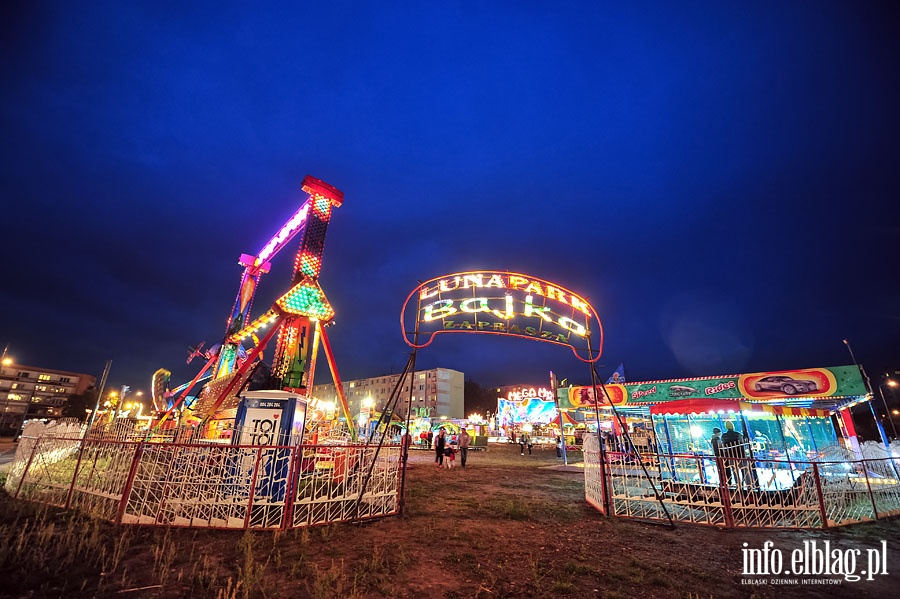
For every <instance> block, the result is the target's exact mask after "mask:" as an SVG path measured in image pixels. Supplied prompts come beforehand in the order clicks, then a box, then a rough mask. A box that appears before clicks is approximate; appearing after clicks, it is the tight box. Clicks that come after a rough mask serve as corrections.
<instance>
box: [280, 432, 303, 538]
mask: <svg viewBox="0 0 900 599" xmlns="http://www.w3.org/2000/svg"><path fill="white" fill-rule="evenodd" d="M291 456H292V459H291V466H290V468H288V473H289V474H288V480H287V485H285V486H286V488H285V494H284V513H283V515H282V522H281V529H282V530H287V529H289V528H293V520H294V495H295V489H296V485H297V483H296V480H297V477H298V473H299V471H300V460H301V459H302V458H303V446H302V445H295V446H293V447H292V448H291Z"/></svg>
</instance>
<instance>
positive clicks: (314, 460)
mask: <svg viewBox="0 0 900 599" xmlns="http://www.w3.org/2000/svg"><path fill="white" fill-rule="evenodd" d="M303 450H304V451H303V455H302V457H301V459H300V468H299V476H298V477H297V487H296V492H295V494H294V505H293V518H292V521H291V526H292V527H295V528H296V527H302V526H315V525H317V524H325V523H328V522H347V521H352V520H360V519H368V518H377V517H382V516H390V515H393V514H396V513H398V511H399V488H400V467H401V462H400V448H399V446H395V445H389V446H384V447H382V448H381V449H380V450H378V448H377V447H375V446H365V445H359V446H355V445H343V446H341V445H330V446H321V445H320V446H303ZM376 454H377V455H376Z"/></svg>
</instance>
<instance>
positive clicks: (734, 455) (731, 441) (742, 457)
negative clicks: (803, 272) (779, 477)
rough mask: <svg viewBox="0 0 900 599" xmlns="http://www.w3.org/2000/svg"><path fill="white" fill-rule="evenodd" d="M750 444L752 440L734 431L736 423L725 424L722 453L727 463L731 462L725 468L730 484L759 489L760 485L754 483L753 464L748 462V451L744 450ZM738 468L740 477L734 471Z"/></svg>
mask: <svg viewBox="0 0 900 599" xmlns="http://www.w3.org/2000/svg"><path fill="white" fill-rule="evenodd" d="M749 444H750V439H748V438H745V437H744V436H742V435H741V434H740V433H738V432H737V431H736V430H734V422H732V421H730V420H729V421H728V422H726V423H725V434H724V435H722V453H723V456H724V457H725V458H726V462H730V463H728V464H727V465H726V466H725V472H726V473H727V475H728V482H729V483H730V482H731V481H732V480H734V482H735V483H737V485H738V486H739V487H749V488H753V487H759V484H758V483H754V481H755V477H754V476H753V464H752V463H751V462H750V461H749V460H747V459H746V458H747V451H746V450H745V449H744V447H745V446H746V445H749ZM735 467H736V468H737V470H738V472H739V473H740V476H739V477H738V476H737V475H735V472H734V469H735Z"/></svg>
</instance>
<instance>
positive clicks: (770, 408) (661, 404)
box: [558, 366, 869, 455]
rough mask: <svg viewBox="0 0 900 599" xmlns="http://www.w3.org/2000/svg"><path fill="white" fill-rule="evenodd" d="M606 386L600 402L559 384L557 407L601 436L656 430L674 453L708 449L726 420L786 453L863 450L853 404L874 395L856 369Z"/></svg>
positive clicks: (587, 391) (584, 390) (660, 444)
mask: <svg viewBox="0 0 900 599" xmlns="http://www.w3.org/2000/svg"><path fill="white" fill-rule="evenodd" d="M604 388H605V389H606V393H607V394H608V395H609V401H607V399H606V398H605V397H603V395H602V393H601V394H598V396H597V398H596V401H595V395H594V392H593V389H592V388H591V387H585V386H581V387H578V386H573V387H568V388H561V389H559V390H558V401H559V405H560V409H561V410H563V411H565V412H576V411H577V412H582V413H584V415H585V422H586V423H588V425H589V426H590V423H591V422H594V423H596V422H597V421H598V420H599V422H600V426H601V433H603V432H604V429H605V431H606V434H607V436H608V437H609V438H610V439H611V440H613V442H614V443H621V437H622V436H623V433H624V432H628V433H634V432H635V431H637V432H638V436H641V435H642V434H645V433H646V434H651V435H652V437H653V439H652V440H651V443H652V446H653V447H657V448H658V449H659V451H660V452H669V453H684V452H691V453H709V454H711V453H712V447H711V444H710V439H711V437H712V429H713V428H719V429H720V430H721V431H724V430H725V423H726V421H728V420H732V421H734V424H736V425H737V426H736V428H737V430H738V432H740V433H741V434H742V435H743V436H745V437H746V438H747V439H751V440H753V439H756V438H757V437H758V438H759V439H760V442H763V441H762V439H763V438H765V439H766V440H765V441H764V443H765V448H766V449H765V450H766V451H783V452H785V453H789V450H790V449H791V448H792V447H794V448H800V447H802V451H803V452H806V453H807V454H809V453H822V452H823V451H824V450H825V449H826V448H827V447H829V446H834V445H837V444H841V445H842V446H843V447H844V448H846V449H848V450H852V451H858V450H859V445H858V442H857V436H856V427H855V426H854V424H853V420H852V418H851V416H850V408H851V407H852V406H854V405H856V404H858V403H861V402H864V401H867V400H868V399H869V395H868V390H867V389H866V386H865V383H864V381H863V379H862V376H861V375H860V371H859V368H857V367H856V366H836V367H830V368H808V369H801V370H786V371H779V372H759V373H752V374H734V375H723V376H716V377H708V378H691V379H672V380H659V381H646V382H634V383H624V384H607V385H605V386H604ZM610 403H612V405H614V406H615V407H616V409H617V410H618V411H619V412H620V413H621V414H622V415H624V421H625V423H626V426H627V429H628V430H627V431H623V430H622V427H621V425H620V423H619V422H618V421H617V420H616V419H615V418H613V417H612V410H611V408H610V406H609V404H610ZM595 413H597V414H598V415H595ZM595 426H596V425H595ZM756 433H759V435H757V434H756ZM794 441H796V443H795V442H794ZM794 451H795V452H798V451H800V450H799V449H795V450H794ZM797 455H799V454H797Z"/></svg>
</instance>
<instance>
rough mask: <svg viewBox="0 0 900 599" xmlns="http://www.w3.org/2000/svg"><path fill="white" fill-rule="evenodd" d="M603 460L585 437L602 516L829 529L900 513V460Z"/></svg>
mask: <svg viewBox="0 0 900 599" xmlns="http://www.w3.org/2000/svg"><path fill="white" fill-rule="evenodd" d="M600 455H601V454H600V448H599V444H598V443H597V441H596V438H591V439H590V440H587V439H586V442H585V448H584V463H585V470H584V472H585V498H586V500H587V501H588V503H590V504H591V505H593V506H594V507H595V508H596V509H598V510H599V511H600V512H602V513H604V514H610V515H615V516H619V517H624V518H638V519H650V520H660V521H666V522H668V521H669V520H670V519H671V520H672V521H675V522H690V523H695V524H707V525H712V526H720V527H726V528H828V527H831V526H842V525H846V524H853V523H857V522H866V521H871V520H876V519H878V518H883V517H888V516H896V515H900V459H897V458H881V459H864V460H853V461H828V462H824V461H821V462H810V461H793V460H777V461H773V460H769V461H760V460H753V459H749V458H748V459H738V458H730V459H727V458H714V457H712V456H697V455H668V454H641V456H640V458H638V456H637V455H636V454H630V453H622V452H606V453H605V454H604V456H605V460H602V461H601V459H600ZM638 459H640V460H641V461H642V462H643V466H644V467H643V468H642V467H641V464H640V463H639V462H638ZM645 469H646V473H645ZM647 473H649V477H648V476H647Z"/></svg>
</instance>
